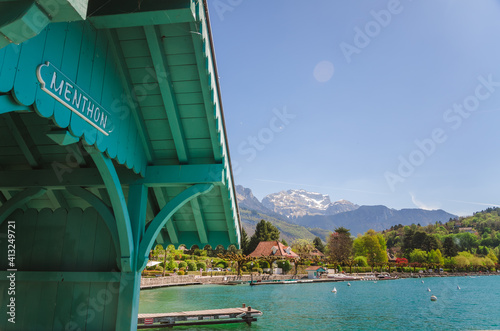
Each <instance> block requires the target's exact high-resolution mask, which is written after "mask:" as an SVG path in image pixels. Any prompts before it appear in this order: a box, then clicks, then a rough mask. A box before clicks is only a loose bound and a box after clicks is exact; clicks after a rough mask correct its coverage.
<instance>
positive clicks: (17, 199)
mask: <svg viewBox="0 0 500 331" xmlns="http://www.w3.org/2000/svg"><path fill="white" fill-rule="evenodd" d="M46 191H47V190H46V189H44V188H41V187H33V188H29V189H26V190H24V191H22V192H20V193H18V194H16V195H15V196H13V197H12V198H10V199H9V200H7V201H6V202H5V203H4V204H3V205H2V206H1V207H0V225H1V224H2V223H3V221H5V220H6V219H7V217H9V216H10V214H12V213H13V212H14V210H16V209H17V208H19V207H21V206H22V205H24V204H26V203H27V202H28V201H30V200H31V199H35V198H38V197H39V196H42V195H43V194H45V192H46Z"/></svg>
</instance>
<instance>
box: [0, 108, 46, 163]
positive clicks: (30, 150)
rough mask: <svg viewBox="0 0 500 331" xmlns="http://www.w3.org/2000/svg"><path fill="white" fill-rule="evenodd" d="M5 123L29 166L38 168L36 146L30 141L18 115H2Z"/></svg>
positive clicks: (38, 156)
mask: <svg viewBox="0 0 500 331" xmlns="http://www.w3.org/2000/svg"><path fill="white" fill-rule="evenodd" d="M4 119H5V122H6V123H7V126H8V127H9V129H10V132H11V133H12V136H13V137H14V139H15V140H16V142H17V144H18V145H19V148H20V149H21V151H22V152H23V154H24V157H26V160H28V163H29V165H30V166H31V167H32V168H38V166H39V162H40V153H38V150H37V148H36V144H35V143H34V142H33V140H32V139H31V136H30V134H29V132H28V130H27V129H26V126H25V125H24V123H23V120H22V119H21V117H19V114H16V113H9V114H5V115H4Z"/></svg>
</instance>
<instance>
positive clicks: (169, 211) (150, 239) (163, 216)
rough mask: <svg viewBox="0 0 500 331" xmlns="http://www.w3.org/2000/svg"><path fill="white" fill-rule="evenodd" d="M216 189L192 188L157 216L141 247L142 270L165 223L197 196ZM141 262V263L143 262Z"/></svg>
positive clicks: (204, 185) (206, 187)
mask: <svg viewBox="0 0 500 331" xmlns="http://www.w3.org/2000/svg"><path fill="white" fill-rule="evenodd" d="M213 187H214V185H213V184H197V185H193V186H190V187H189V188H187V189H185V190H184V191H182V192H181V193H179V194H178V195H177V196H176V197H175V198H173V199H172V200H170V201H169V202H168V203H167V204H166V205H165V206H164V207H163V208H162V210H161V211H160V212H159V213H158V215H156V217H155V218H154V219H153V220H152V221H151V223H150V224H149V226H148V228H147V230H146V233H145V234H144V238H143V239H142V240H141V245H140V247H139V255H138V258H139V259H141V260H142V263H139V265H140V266H142V267H141V269H140V270H142V269H144V268H145V267H146V263H147V262H148V255H149V254H148V253H149V251H150V249H151V246H152V245H153V243H154V241H155V239H156V237H158V234H159V232H160V231H161V229H162V228H163V227H164V226H165V223H167V221H168V220H169V219H170V218H171V217H172V215H173V214H175V212H176V211H177V210H179V209H180V208H181V207H182V206H184V205H185V204H186V203H187V202H189V201H191V200H192V199H194V198H196V197H197V196H199V195H201V194H204V193H207V192H209V191H210V190H211V189H212V188H213ZM141 260H140V261H141Z"/></svg>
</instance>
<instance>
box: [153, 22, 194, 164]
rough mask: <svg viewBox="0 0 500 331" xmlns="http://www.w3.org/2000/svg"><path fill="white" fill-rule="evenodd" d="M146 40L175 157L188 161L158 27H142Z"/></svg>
mask: <svg viewBox="0 0 500 331" xmlns="http://www.w3.org/2000/svg"><path fill="white" fill-rule="evenodd" d="M144 32H145V34H146V40H147V42H148V47H149V51H150V53H151V58H152V60H153V66H154V69H155V72H156V77H157V80H158V86H159V88H160V93H161V97H162V99H163V105H164V107H165V111H166V112H167V117H168V124H169V125H170V130H171V131H172V136H173V138H174V144H175V149H176V150H177V158H178V159H179V163H181V164H186V163H188V158H189V156H188V150H187V145H186V138H185V135H184V129H183V127H182V122H181V118H180V115H179V107H178V105H177V98H176V97H175V91H174V85H173V83H172V79H171V75H170V72H169V70H168V64H167V61H166V59H165V54H164V52H165V51H164V46H163V41H162V39H161V36H160V33H159V31H158V28H157V27H155V26H152V25H148V26H145V27H144Z"/></svg>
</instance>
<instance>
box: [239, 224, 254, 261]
mask: <svg viewBox="0 0 500 331" xmlns="http://www.w3.org/2000/svg"><path fill="white" fill-rule="evenodd" d="M249 245H250V241H249V239H248V235H247V233H246V231H245V229H244V228H243V227H241V250H242V251H243V254H245V255H248V254H250V253H252V252H249V251H248V248H249V247H248V246H249Z"/></svg>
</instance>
